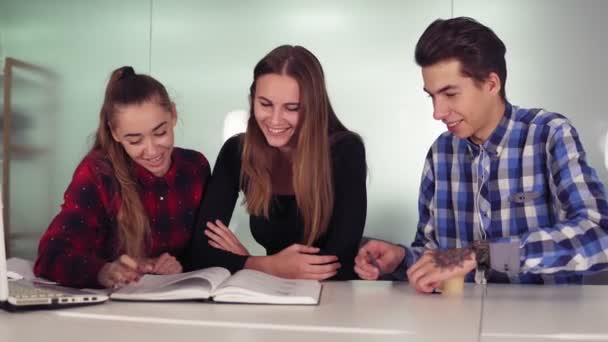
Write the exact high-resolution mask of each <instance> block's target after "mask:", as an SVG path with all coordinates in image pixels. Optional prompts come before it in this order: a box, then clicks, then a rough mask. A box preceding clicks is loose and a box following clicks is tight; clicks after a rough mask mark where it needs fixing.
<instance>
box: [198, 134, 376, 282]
mask: <svg viewBox="0 0 608 342" xmlns="http://www.w3.org/2000/svg"><path fill="white" fill-rule="evenodd" d="M242 144H243V135H236V136H234V137H232V138H230V139H228V140H227V141H226V143H225V144H224V146H223V147H222V149H221V150H220V153H219V155H218V157H217V160H216V163H215V166H214V168H213V173H212V176H211V178H210V179H209V183H208V184H207V187H206V191H205V194H204V196H203V202H202V204H201V208H200V211H199V216H198V219H197V225H196V227H197V228H196V230H195V232H194V235H193V239H192V245H191V260H190V261H191V265H190V267H191V268H193V269H197V268H203V267H211V266H221V267H225V268H227V269H229V270H230V271H231V272H236V271H238V270H240V269H242V268H243V267H244V264H245V261H246V260H247V256H241V255H236V254H233V253H230V252H226V251H223V250H220V249H216V248H213V247H211V246H210V245H209V243H208V238H207V236H206V235H205V234H204V230H205V229H206V224H207V222H209V221H215V220H217V219H219V220H221V221H222V222H223V223H224V224H226V225H229V223H230V219H231V217H232V213H233V211H234V207H235V205H236V201H237V198H238V194H239V191H240V190H241V188H240V173H241V154H242ZM331 160H332V173H333V184H334V209H333V214H332V216H331V219H330V222H329V226H328V228H327V231H326V233H325V234H324V235H322V236H321V237H320V238H318V239H317V241H315V242H314V243H313V246H315V247H319V248H320V249H321V251H320V252H319V254H320V255H335V256H337V257H338V259H339V261H340V263H341V265H342V267H341V268H340V269H339V270H338V273H337V274H336V275H335V276H334V277H333V278H332V279H337V280H347V279H356V278H357V277H356V275H355V273H354V269H353V267H354V259H355V256H356V254H357V250H358V247H359V241H360V240H361V236H362V235H363V228H364V226H365V218H366V213H367V193H366V191H367V190H366V173H367V166H366V162H365V147H364V145H363V142H362V141H361V138H360V137H359V136H357V135H355V134H346V135H344V136H342V137H341V138H339V139H337V140H336V141H335V142H334V143H333V144H332V147H331ZM250 228H251V233H252V235H253V237H254V238H255V240H256V241H257V242H258V243H259V244H260V245H262V246H263V247H264V248H265V249H266V253H267V254H268V255H272V254H275V253H278V252H280V251H281V250H283V249H284V248H286V247H289V246H290V245H292V244H294V243H302V236H303V219H302V218H301V217H300V216H299V214H298V207H297V203H296V198H295V195H273V196H272V203H271V206H270V210H269V217H268V219H267V218H265V217H264V216H255V215H251V216H250Z"/></svg>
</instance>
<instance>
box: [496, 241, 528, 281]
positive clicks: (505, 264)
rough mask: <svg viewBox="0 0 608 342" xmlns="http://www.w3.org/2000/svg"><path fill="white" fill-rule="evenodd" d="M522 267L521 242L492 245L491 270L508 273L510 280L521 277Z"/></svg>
mask: <svg viewBox="0 0 608 342" xmlns="http://www.w3.org/2000/svg"><path fill="white" fill-rule="evenodd" d="M520 265H521V259H520V248H519V241H518V240H515V241H510V242H506V243H490V268H491V269H492V270H494V271H497V272H501V273H506V274H507V275H508V276H509V277H510V278H513V277H516V276H517V275H519V270H520Z"/></svg>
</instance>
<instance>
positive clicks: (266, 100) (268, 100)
mask: <svg viewBox="0 0 608 342" xmlns="http://www.w3.org/2000/svg"><path fill="white" fill-rule="evenodd" d="M257 98H258V99H259V100H262V101H265V102H268V103H270V104H273V102H272V101H271V100H270V99H267V98H265V97H264V96H260V95H258V96H257ZM283 106H284V107H286V108H287V107H294V106H297V107H298V108H299V107H300V102H286V103H285V104H283Z"/></svg>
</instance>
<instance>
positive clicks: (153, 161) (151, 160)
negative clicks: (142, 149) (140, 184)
mask: <svg viewBox="0 0 608 342" xmlns="http://www.w3.org/2000/svg"><path fill="white" fill-rule="evenodd" d="M160 158H161V156H158V157H156V158H154V159H148V161H149V162H151V163H156V162H157V161H159V160H160Z"/></svg>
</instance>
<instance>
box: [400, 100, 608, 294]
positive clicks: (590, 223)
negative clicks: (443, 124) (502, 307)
mask: <svg viewBox="0 0 608 342" xmlns="http://www.w3.org/2000/svg"><path fill="white" fill-rule="evenodd" d="M418 209H419V215H420V220H419V223H418V230H417V233H416V238H415V240H414V242H413V243H412V246H411V247H410V248H407V256H406V258H405V260H404V264H403V265H402V268H401V269H403V268H404V267H409V266H411V265H412V264H413V263H415V262H416V260H417V259H418V258H419V257H420V255H421V254H422V252H423V251H424V250H425V249H450V248H457V247H467V246H470V245H471V244H472V242H473V241H475V240H483V239H486V240H488V241H489V242H490V259H491V263H492V269H493V272H492V273H491V275H490V279H489V281H495V282H516V283H581V282H582V276H583V275H584V274H588V273H591V272H593V271H597V270H600V269H603V268H606V267H608V202H607V200H606V193H605V190H604V186H603V184H602V182H601V181H600V180H599V178H598V176H597V174H596V172H595V170H594V169H593V168H592V167H591V166H590V165H589V164H588V163H587V160H586V157H585V151H584V149H583V146H582V144H581V142H580V140H579V137H578V134H577V132H576V130H575V129H574V127H573V126H572V124H571V123H570V122H569V121H568V120H567V119H566V118H565V117H564V116H562V115H560V114H556V113H551V112H547V111H544V110H542V109H523V108H518V107H516V106H511V105H510V104H508V103H507V104H506V110H505V115H504V117H503V118H502V120H501V122H500V123H499V125H498V127H497V128H496V129H495V130H494V132H493V133H492V135H491V136H490V137H489V138H488V140H486V141H485V142H484V143H483V144H482V145H476V144H474V143H472V142H471V141H470V140H468V139H459V138H457V137H455V136H454V135H453V134H452V133H450V132H446V133H443V134H442V135H441V136H439V138H438V139H437V140H436V141H435V143H434V144H433V146H432V147H431V149H430V151H429V153H428V155H427V157H426V163H425V166H424V170H423V174H422V182H421V186H420V197H419V203H418ZM505 247H506V248H505ZM509 254H510V255H509ZM514 260H515V267H513V264H514V263H513V261H514ZM509 265H511V267H508V266H509ZM496 270H498V272H496ZM472 278H473V274H469V275H468V277H467V280H468V281H471V280H472Z"/></svg>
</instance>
